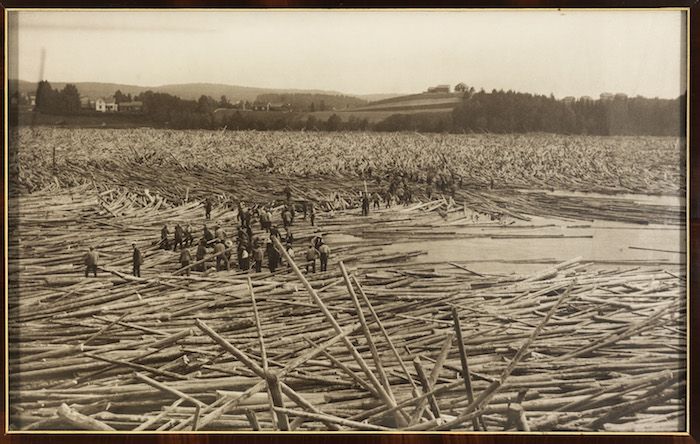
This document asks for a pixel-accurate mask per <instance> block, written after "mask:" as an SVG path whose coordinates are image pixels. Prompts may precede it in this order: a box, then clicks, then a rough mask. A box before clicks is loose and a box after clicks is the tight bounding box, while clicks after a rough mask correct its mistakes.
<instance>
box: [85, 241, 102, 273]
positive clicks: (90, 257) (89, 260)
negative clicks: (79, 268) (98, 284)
mask: <svg viewBox="0 0 700 444" xmlns="http://www.w3.org/2000/svg"><path fill="white" fill-rule="evenodd" d="M99 258H100V256H99V254H97V250H95V248H94V247H90V249H89V250H88V252H87V253H86V254H85V259H84V262H85V277H88V274H89V273H90V272H91V271H92V274H93V276H94V277H97V265H98V263H99Z"/></svg>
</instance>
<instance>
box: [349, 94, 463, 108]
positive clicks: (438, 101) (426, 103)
mask: <svg viewBox="0 0 700 444" xmlns="http://www.w3.org/2000/svg"><path fill="white" fill-rule="evenodd" d="M461 101H462V93H420V94H410V95H407V96H399V97H391V98H388V99H384V100H379V101H376V102H372V103H370V104H368V105H367V106H363V107H360V108H356V109H355V111H377V112H378V111H396V112H404V111H426V112H435V111H451V110H452V109H453V108H455V107H456V106H457V105H459V104H460V103H461Z"/></svg>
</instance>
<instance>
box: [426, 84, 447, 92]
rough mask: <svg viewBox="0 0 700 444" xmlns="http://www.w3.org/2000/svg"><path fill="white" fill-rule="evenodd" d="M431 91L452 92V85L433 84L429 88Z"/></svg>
mask: <svg viewBox="0 0 700 444" xmlns="http://www.w3.org/2000/svg"><path fill="white" fill-rule="evenodd" d="M428 92H429V93H448V92H450V85H438V86H431V87H430V88H428Z"/></svg>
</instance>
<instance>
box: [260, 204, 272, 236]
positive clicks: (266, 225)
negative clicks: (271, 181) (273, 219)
mask: <svg viewBox="0 0 700 444" xmlns="http://www.w3.org/2000/svg"><path fill="white" fill-rule="evenodd" d="M269 214H270V213H268V212H267V208H265V207H262V208H261V209H260V228H262V229H263V230H264V231H265V232H268V231H270V215H269Z"/></svg>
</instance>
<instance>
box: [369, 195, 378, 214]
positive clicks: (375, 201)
mask: <svg viewBox="0 0 700 444" xmlns="http://www.w3.org/2000/svg"><path fill="white" fill-rule="evenodd" d="M379 208H381V207H380V205H379V193H378V192H376V191H375V192H374V193H373V194H372V209H374V210H378V209H379ZM368 211H369V210H368Z"/></svg>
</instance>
